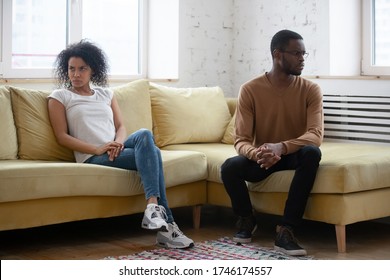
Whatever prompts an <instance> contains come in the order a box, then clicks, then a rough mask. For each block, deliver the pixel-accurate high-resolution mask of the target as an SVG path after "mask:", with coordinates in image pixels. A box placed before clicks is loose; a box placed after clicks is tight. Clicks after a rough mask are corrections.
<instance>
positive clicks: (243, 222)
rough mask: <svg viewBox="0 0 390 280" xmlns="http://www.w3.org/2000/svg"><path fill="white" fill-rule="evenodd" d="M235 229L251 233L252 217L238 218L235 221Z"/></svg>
mask: <svg viewBox="0 0 390 280" xmlns="http://www.w3.org/2000/svg"><path fill="white" fill-rule="evenodd" d="M236 227H237V228H239V229H240V230H245V231H252V229H253V227H254V219H253V217H240V218H239V219H238V221H237V224H236Z"/></svg>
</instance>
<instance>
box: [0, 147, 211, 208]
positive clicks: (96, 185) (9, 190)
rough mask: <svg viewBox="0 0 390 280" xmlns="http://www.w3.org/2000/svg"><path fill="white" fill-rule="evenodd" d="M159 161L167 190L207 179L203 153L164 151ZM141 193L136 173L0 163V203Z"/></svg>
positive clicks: (54, 164)
mask: <svg viewBox="0 0 390 280" xmlns="http://www.w3.org/2000/svg"><path fill="white" fill-rule="evenodd" d="M162 158H163V165H164V173H165V181H166V186H167V188H168V187H172V186H176V185H179V184H185V183H189V182H195V181H199V180H204V179H205V178H206V177H207V168H206V166H207V163H206V158H205V155H204V154H203V153H198V152H191V151H177V152H175V151H166V152H165V151H163V152H162ZM142 193H144V191H143V188H142V184H141V180H140V177H139V176H138V174H137V172H136V171H127V170H123V169H118V168H111V167H105V166H99V165H93V164H82V163H72V162H59V161H57V162H53V161H38V160H34V161H32V160H7V161H5V160H4V161H0V202H10V201H22V200H31V199H40V198H51V197H64V196H65V197H66V196H68V197H70V196H130V195H137V194H142Z"/></svg>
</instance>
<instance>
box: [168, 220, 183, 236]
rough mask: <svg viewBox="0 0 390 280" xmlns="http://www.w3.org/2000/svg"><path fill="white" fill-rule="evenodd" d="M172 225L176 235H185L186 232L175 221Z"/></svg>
mask: <svg viewBox="0 0 390 280" xmlns="http://www.w3.org/2000/svg"><path fill="white" fill-rule="evenodd" d="M171 225H172V232H174V233H176V236H182V235H184V233H183V232H182V231H181V230H180V229H179V226H178V225H177V224H176V223H175V222H172V223H171Z"/></svg>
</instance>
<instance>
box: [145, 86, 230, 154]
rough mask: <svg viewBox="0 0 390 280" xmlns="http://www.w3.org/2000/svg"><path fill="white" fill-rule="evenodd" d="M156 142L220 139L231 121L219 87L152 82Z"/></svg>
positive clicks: (158, 144)
mask: <svg viewBox="0 0 390 280" xmlns="http://www.w3.org/2000/svg"><path fill="white" fill-rule="evenodd" d="M150 95H151V102H152V115H153V133H154V137H155V140H156V144H157V146H159V147H163V146H166V145H170V144H183V143H199V142H203V143H204V142H220V141H221V139H222V137H223V135H224V133H225V129H226V126H227V125H228V123H229V121H230V120H231V115H230V112H229V108H228V106H227V103H226V100H225V97H224V94H223V91H222V89H221V88H220V87H198V88H174V87H168V86H162V85H158V84H155V83H150Z"/></svg>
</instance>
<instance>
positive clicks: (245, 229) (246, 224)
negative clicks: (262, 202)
mask: <svg viewBox="0 0 390 280" xmlns="http://www.w3.org/2000/svg"><path fill="white" fill-rule="evenodd" d="M236 226H237V227H238V228H239V230H238V232H237V233H236V234H235V235H234V236H233V241H234V242H237V243H249V242H251V241H252V234H253V233H254V232H255V231H256V229H257V223H256V219H255V217H253V216H250V217H240V218H239V219H238V221H237V224H236Z"/></svg>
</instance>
